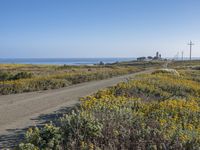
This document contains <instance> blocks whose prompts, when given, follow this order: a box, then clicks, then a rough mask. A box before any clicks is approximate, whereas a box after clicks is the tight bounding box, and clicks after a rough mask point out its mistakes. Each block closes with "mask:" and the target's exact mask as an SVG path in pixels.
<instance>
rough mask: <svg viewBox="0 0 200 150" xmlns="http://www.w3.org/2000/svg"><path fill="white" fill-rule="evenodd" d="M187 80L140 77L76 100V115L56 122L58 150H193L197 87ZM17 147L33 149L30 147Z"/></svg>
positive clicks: (199, 99) (183, 76)
mask: <svg viewBox="0 0 200 150" xmlns="http://www.w3.org/2000/svg"><path fill="white" fill-rule="evenodd" d="M197 74H199V72H198V73H197ZM193 76H194V75H193ZM193 76H191V75H190V73H186V72H182V71H181V72H180V76H174V75H171V74H166V73H164V74H163V73H160V72H159V73H155V74H147V75H140V76H138V77H136V78H135V79H133V80H128V81H127V82H123V83H119V84H118V85H116V86H113V87H110V88H107V89H104V90H100V91H98V92H97V93H95V94H93V95H90V96H87V97H84V98H81V104H80V107H78V108H77V109H78V110H77V111H74V112H72V113H71V114H68V115H66V116H65V117H63V118H61V122H60V125H59V126H58V127H59V129H60V130H59V131H60V133H59V134H60V135H61V137H62V140H61V141H62V142H61V143H60V146H61V147H63V148H65V149H81V150H85V149H87V150H88V149H141V150H145V149H161V150H166V149H199V148H200V84H199V81H197V80H194V78H193ZM196 78H198V76H197V77H196ZM29 141H31V140H29ZM63 141H64V142H63ZM22 144H25V146H26V144H29V146H30V147H31V146H32V147H33V146H36V148H38V146H37V145H36V144H34V142H29V143H27V142H25V143H22ZM30 144H32V145H30ZM22 146H23V145H22Z"/></svg>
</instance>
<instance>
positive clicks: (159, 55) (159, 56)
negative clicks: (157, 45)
mask: <svg viewBox="0 0 200 150" xmlns="http://www.w3.org/2000/svg"><path fill="white" fill-rule="evenodd" d="M151 60H163V59H162V55H161V54H159V52H156V56H154V57H152V56H148V57H138V58H137V61H151Z"/></svg>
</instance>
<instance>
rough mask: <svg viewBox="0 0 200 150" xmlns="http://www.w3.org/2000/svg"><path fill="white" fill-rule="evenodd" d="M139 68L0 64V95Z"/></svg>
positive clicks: (52, 86) (92, 78)
mask: <svg viewBox="0 0 200 150" xmlns="http://www.w3.org/2000/svg"><path fill="white" fill-rule="evenodd" d="M140 70H142V68H140V67H134V66H118V65H95V66H68V65H63V66H50V65H21V64H16V65H14V64H10V65H8V64H0V95H6V94H14V93H22V92H30V91H40V90H48V89H57V88H61V87H66V86H69V85H73V84H77V83H82V82H87V81H92V80H101V79H106V78H110V77H113V76H118V75H123V74H129V73H133V72H137V71H140Z"/></svg>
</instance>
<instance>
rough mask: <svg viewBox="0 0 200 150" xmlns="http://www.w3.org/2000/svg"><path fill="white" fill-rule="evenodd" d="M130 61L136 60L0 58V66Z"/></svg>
mask: <svg viewBox="0 0 200 150" xmlns="http://www.w3.org/2000/svg"><path fill="white" fill-rule="evenodd" d="M131 60H136V58H0V64H46V65H64V64H66V65H93V64H98V63H99V62H103V63H114V62H122V61H131Z"/></svg>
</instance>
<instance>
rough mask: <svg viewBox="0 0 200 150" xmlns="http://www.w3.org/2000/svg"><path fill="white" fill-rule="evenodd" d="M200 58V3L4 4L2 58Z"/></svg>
mask: <svg viewBox="0 0 200 150" xmlns="http://www.w3.org/2000/svg"><path fill="white" fill-rule="evenodd" d="M190 39H191V40H193V41H194V43H195V46H194V48H193V51H194V52H193V56H200V0H0V58H16V57H17V58H23V57H32V58H35V57H40V58H49V57H51V58H52V57H62V58H63V57H137V56H147V55H154V53H155V52H156V51H160V52H161V53H162V54H163V55H164V56H174V55H175V54H176V53H177V52H178V51H182V50H183V51H185V55H189V51H188V46H187V42H188V41H189V40H190Z"/></svg>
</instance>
